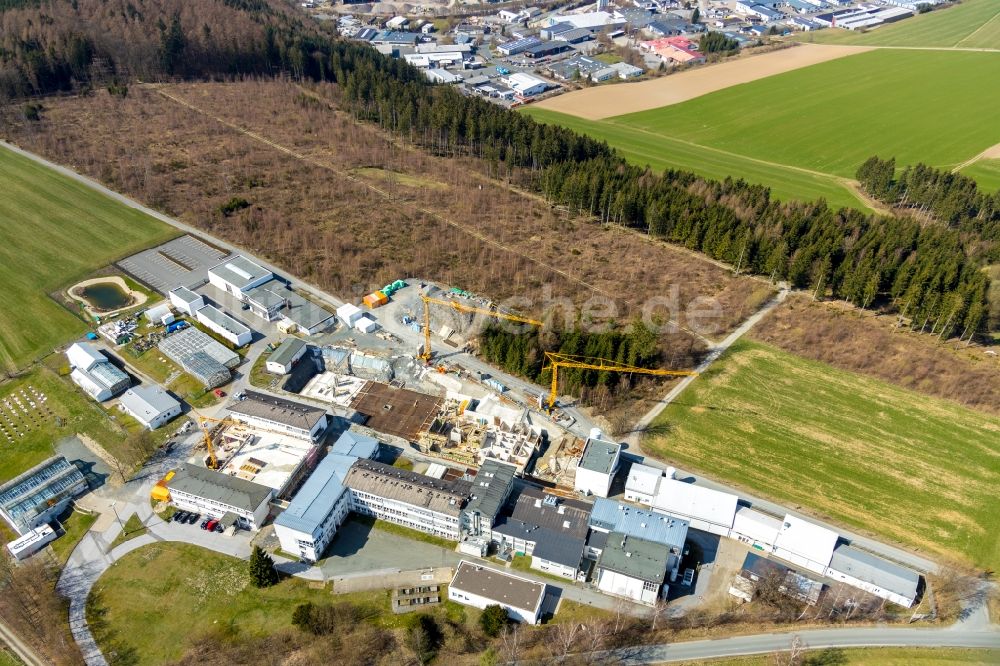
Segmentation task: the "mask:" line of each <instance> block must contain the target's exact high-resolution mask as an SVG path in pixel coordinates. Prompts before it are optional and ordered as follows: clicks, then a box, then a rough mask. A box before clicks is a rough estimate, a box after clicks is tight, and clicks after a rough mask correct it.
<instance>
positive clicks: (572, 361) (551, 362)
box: [543, 352, 698, 412]
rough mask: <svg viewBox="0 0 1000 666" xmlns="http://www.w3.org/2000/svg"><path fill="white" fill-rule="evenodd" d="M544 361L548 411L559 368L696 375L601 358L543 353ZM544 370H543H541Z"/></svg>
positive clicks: (553, 402)
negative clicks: (547, 372) (548, 377)
mask: <svg viewBox="0 0 1000 666" xmlns="http://www.w3.org/2000/svg"><path fill="white" fill-rule="evenodd" d="M545 359H546V361H548V365H547V366H545V367H546V368H549V369H551V370H552V388H551V389H550V391H549V405H548V407H549V411H550V412H551V411H552V410H553V409H554V408H555V406H556V396H558V395H559V368H579V369H581V370H602V371H606V372H627V373H635V374H640V375H656V376H659V377H690V376H691V375H697V374H698V373H697V372H695V371H693V370H659V369H655V368H640V367H637V366H633V365H621V364H619V363H615V362H614V361H609V360H607V359H603V358H587V357H584V356H572V355H570V354H557V353H554V352H545ZM543 369H544V368H543Z"/></svg>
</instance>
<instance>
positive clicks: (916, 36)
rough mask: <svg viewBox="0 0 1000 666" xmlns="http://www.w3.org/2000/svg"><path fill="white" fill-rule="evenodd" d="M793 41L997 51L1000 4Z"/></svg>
mask: <svg viewBox="0 0 1000 666" xmlns="http://www.w3.org/2000/svg"><path fill="white" fill-rule="evenodd" d="M794 39H796V40H797V41H801V42H810V43H816V44H852V45H858V46H933V47H949V48H987V49H989V48H992V49H1000V3H997V2H996V0H962V2H961V3H959V4H957V5H954V6H952V7H948V8H945V9H938V10H936V11H932V12H928V13H927V14H918V15H917V16H913V17H911V18H908V19H905V20H903V21H899V22H897V23H891V24H889V25H885V26H881V27H879V28H876V29H875V30H870V31H868V32H860V31H851V30H818V31H816V32H802V33H798V34H796V35H795V37H794Z"/></svg>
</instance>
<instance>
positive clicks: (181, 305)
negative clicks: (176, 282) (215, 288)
mask: <svg viewBox="0 0 1000 666" xmlns="http://www.w3.org/2000/svg"><path fill="white" fill-rule="evenodd" d="M168 296H169V298H170V303H171V304H172V305H173V306H174V307H175V308H177V309H178V310H180V311H181V312H183V313H184V314H186V315H188V316H191V317H193V316H194V313H195V312H197V311H198V310H200V309H201V308H203V307H205V297H204V296H202V295H201V294H196V293H194V292H193V291H191V290H190V289H188V288H187V287H177V288H176V289H171V290H170V293H169V294H168Z"/></svg>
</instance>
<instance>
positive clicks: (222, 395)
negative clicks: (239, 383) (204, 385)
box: [213, 389, 226, 398]
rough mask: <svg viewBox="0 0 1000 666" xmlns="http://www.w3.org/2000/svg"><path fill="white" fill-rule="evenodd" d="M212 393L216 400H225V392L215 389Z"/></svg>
mask: <svg viewBox="0 0 1000 666" xmlns="http://www.w3.org/2000/svg"><path fill="white" fill-rule="evenodd" d="M213 393H215V397H216V398H225V397H226V392H225V391H223V390H222V389H215V391H213Z"/></svg>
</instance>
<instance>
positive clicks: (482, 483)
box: [465, 458, 517, 524]
mask: <svg viewBox="0 0 1000 666" xmlns="http://www.w3.org/2000/svg"><path fill="white" fill-rule="evenodd" d="M515 474H517V467H515V466H514V465H509V464H507V463H504V462H500V461H499V460H494V459H492V458H487V459H486V460H484V461H483V464H482V466H481V467H480V468H479V472H477V473H476V478H475V480H474V481H473V482H472V499H471V500H470V501H469V504H468V506H466V508H465V510H466V511H467V512H470V513H472V512H475V513H478V514H479V515H480V516H482V517H483V518H484V519H486V520H487V521H488V522H489V523H490V524H492V523H493V520H494V519H495V518H496V516H497V514H498V513H500V509H501V508H502V507H503V505H504V502H506V501H507V498H508V497H509V496H510V490H511V486H513V485H514V476H515Z"/></svg>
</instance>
